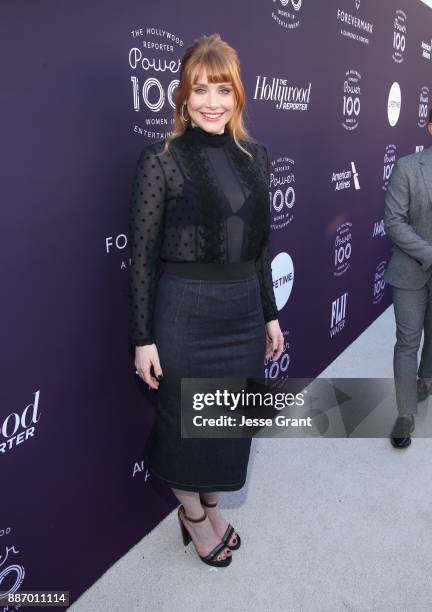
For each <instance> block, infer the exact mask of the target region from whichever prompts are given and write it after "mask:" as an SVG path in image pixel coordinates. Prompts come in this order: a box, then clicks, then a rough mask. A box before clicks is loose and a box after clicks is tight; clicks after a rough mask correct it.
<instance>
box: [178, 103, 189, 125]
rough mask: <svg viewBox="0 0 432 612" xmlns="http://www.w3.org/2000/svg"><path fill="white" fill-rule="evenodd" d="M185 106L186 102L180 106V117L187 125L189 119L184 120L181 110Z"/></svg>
mask: <svg viewBox="0 0 432 612" xmlns="http://www.w3.org/2000/svg"><path fill="white" fill-rule="evenodd" d="M185 106H186V102H183V104H182V105H181V110H180V116H181V118H182V119H183V121H184V122H185V123H187V122H188V121H189V119H190V117H188V118H187V119H186V118H185V116H184V114H183V109H184V107H185Z"/></svg>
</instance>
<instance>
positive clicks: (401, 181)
mask: <svg viewBox="0 0 432 612" xmlns="http://www.w3.org/2000/svg"><path fill="white" fill-rule="evenodd" d="M384 229H385V231H386V234H387V235H388V237H389V238H390V240H391V241H392V242H393V254H392V257H391V259H390V263H389V265H388V267H387V270H386V272H385V274H384V280H385V282H386V283H388V284H389V285H394V286H395V287H400V288H401V289H420V288H421V287H423V286H424V285H425V284H426V283H427V281H428V280H429V278H430V276H431V274H432V268H431V266H432V146H430V147H428V148H426V149H423V151H420V152H419V153H413V154H411V155H405V156H404V157H400V158H399V159H398V160H397V161H396V163H395V165H394V167H393V171H392V174H391V177H390V181H389V185H388V187H387V193H386V196H385V210H384Z"/></svg>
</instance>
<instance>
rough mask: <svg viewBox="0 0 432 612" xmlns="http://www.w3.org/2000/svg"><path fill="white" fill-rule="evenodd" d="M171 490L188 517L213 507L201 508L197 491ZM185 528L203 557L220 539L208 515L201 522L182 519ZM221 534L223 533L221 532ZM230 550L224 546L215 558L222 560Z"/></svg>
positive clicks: (193, 516) (194, 516) (195, 516)
mask: <svg viewBox="0 0 432 612" xmlns="http://www.w3.org/2000/svg"><path fill="white" fill-rule="evenodd" d="M172 492H173V493H174V495H175V496H176V497H177V499H178V500H179V502H180V503H181V504H183V507H184V509H185V512H186V515H187V516H189V517H190V518H194V519H196V518H201V517H202V515H203V514H204V511H206V513H207V510H212V509H213V508H205V509H204V508H203V507H202V505H201V501H200V498H199V493H198V492H197V491H183V490H181V489H172ZM184 523H185V526H186V529H187V530H188V531H189V533H190V535H191V538H192V541H193V543H194V545H195V548H196V550H197V552H198V554H199V555H201V556H202V557H204V556H205V555H208V554H209V552H210V551H211V550H213V548H214V547H215V546H217V545H218V544H219V542H220V541H221V537H218V535H217V534H216V532H215V529H214V527H213V525H212V523H211V522H210V520H209V517H207V518H206V520H205V521H202V522H201V523H192V522H191V521H188V520H187V519H185V520H184ZM222 535H223V533H222ZM231 554H232V553H231V551H230V549H229V548H224V549H222V551H221V552H220V553H219V554H218V555H217V557H216V559H217V560H218V561H222V560H223V559H226V558H227V557H229V556H231Z"/></svg>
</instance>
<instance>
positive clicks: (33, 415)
mask: <svg viewBox="0 0 432 612" xmlns="http://www.w3.org/2000/svg"><path fill="white" fill-rule="evenodd" d="M39 396H40V390H39V391H35V399H34V402H33V403H32V404H28V405H27V406H26V407H25V408H24V410H23V411H22V413H21V414H19V413H18V412H12V413H11V414H9V415H8V416H7V417H6V418H5V419H4V421H3V423H1V422H0V424H1V428H0V453H6V452H7V451H8V450H10V449H11V448H13V447H14V446H18V444H22V442H25V441H26V440H28V438H30V437H33V436H34V435H35V427H34V425H36V423H37V422H38V421H39V419H40V417H41V415H40V414H38V408H39Z"/></svg>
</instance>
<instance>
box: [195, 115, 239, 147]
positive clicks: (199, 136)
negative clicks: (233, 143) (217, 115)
mask: <svg viewBox="0 0 432 612" xmlns="http://www.w3.org/2000/svg"><path fill="white" fill-rule="evenodd" d="M185 135H187V136H188V137H190V138H192V139H193V140H194V141H196V142H199V143H201V144H202V145H204V146H210V147H221V146H223V145H224V144H226V143H227V142H228V141H229V140H230V139H231V133H230V131H229V130H228V128H227V127H226V126H225V129H224V131H223V133H222V134H212V133H211V132H207V130H204V129H203V128H201V127H199V126H198V125H196V126H194V127H192V123H191V122H190V121H189V122H188V124H187V128H186V132H185Z"/></svg>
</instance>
